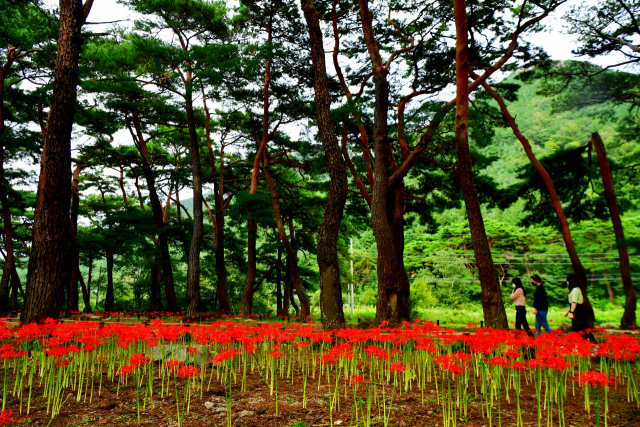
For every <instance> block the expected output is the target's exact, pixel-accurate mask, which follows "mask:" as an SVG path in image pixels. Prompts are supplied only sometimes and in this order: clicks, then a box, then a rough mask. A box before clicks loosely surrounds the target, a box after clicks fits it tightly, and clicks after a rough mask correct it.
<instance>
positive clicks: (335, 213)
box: [300, 0, 348, 329]
mask: <svg viewBox="0 0 640 427" xmlns="http://www.w3.org/2000/svg"><path fill="white" fill-rule="evenodd" d="M300 3H301V6H302V10H303V12H304V17H305V19H306V21H307V26H308V27H309V38H310V40H311V59H312V62H313V85H314V91H315V101H316V114H317V117H318V131H319V133H320V140H321V141H322V147H323V148H324V153H325V158H326V160H327V165H328V167H329V177H330V179H331V186H330V187H329V196H328V197H327V202H326V204H325V206H324V218H323V220H322V225H321V226H320V231H319V233H318V254H317V258H318V267H319V270H320V313H321V317H322V326H324V328H325V329H333V328H343V327H344V326H345V320H344V311H343V309H342V284H341V283H340V267H339V262H338V246H337V245H338V233H339V231H340V223H341V221H342V215H343V212H344V205H345V203H346V201H347V192H348V187H347V171H346V168H345V165H344V160H343V158H342V154H341V152H340V147H339V145H338V139H337V138H336V134H335V130H334V125H333V120H332V119H331V98H330V97H329V89H328V83H327V68H326V64H325V60H324V45H323V40H322V31H321V29H320V20H319V17H318V12H317V11H316V9H315V7H314V5H313V0H301V1H300Z"/></svg>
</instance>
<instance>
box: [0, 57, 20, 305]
mask: <svg viewBox="0 0 640 427" xmlns="http://www.w3.org/2000/svg"><path fill="white" fill-rule="evenodd" d="M17 49H18V48H16V47H14V46H11V48H10V50H9V52H8V53H7V62H5V63H4V65H3V66H2V67H1V68H0V204H1V206H0V207H1V209H2V222H3V224H4V236H3V239H4V245H5V249H6V250H7V255H6V257H5V265H4V271H3V274H2V281H1V283H0V312H4V311H5V310H7V309H8V307H9V292H10V288H9V282H10V276H11V269H12V268H13V267H14V264H15V259H14V252H13V237H12V224H11V213H10V211H9V204H8V201H7V184H8V183H7V180H6V178H5V176H4V160H5V153H4V149H5V146H4V131H5V124H4V120H5V113H4V93H5V82H6V79H7V76H8V75H9V71H10V69H11V66H12V64H13V62H14V61H15V59H16V58H17V55H18V51H17Z"/></svg>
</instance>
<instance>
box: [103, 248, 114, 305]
mask: <svg viewBox="0 0 640 427" xmlns="http://www.w3.org/2000/svg"><path fill="white" fill-rule="evenodd" d="M105 255H106V258H107V293H106V294H105V297H104V310H105V311H114V305H115V296H114V292H113V258H114V255H115V253H114V251H111V250H107V251H106V254H105Z"/></svg>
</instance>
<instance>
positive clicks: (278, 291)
mask: <svg viewBox="0 0 640 427" xmlns="http://www.w3.org/2000/svg"><path fill="white" fill-rule="evenodd" d="M281 270H282V250H281V249H280V248H278V260H277V261H276V314H277V315H278V316H279V315H281V314H282V271H281Z"/></svg>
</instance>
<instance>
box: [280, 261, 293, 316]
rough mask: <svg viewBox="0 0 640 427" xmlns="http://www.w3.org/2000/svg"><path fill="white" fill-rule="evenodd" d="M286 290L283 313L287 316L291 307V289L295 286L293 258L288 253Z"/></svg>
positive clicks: (283, 299)
mask: <svg viewBox="0 0 640 427" xmlns="http://www.w3.org/2000/svg"><path fill="white" fill-rule="evenodd" d="M284 263H285V266H284V290H283V296H282V314H283V315H284V316H285V317H288V316H289V307H290V305H291V298H290V297H289V295H291V289H292V288H293V286H292V283H291V260H290V259H289V256H288V255H285V257H284Z"/></svg>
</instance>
